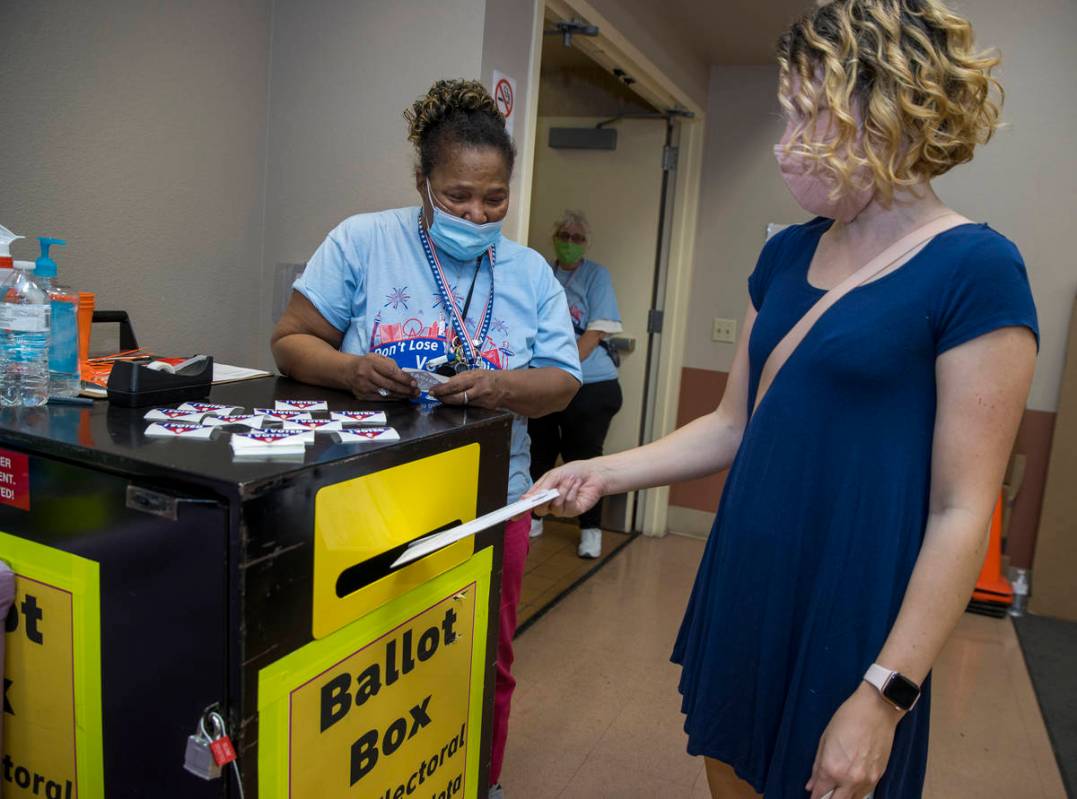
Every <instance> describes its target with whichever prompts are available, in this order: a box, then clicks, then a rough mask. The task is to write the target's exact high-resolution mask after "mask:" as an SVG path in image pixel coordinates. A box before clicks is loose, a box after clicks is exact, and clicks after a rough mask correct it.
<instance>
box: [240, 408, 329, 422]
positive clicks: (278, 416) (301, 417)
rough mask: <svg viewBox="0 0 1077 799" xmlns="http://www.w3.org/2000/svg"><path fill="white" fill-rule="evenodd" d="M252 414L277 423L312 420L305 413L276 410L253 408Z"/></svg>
mask: <svg viewBox="0 0 1077 799" xmlns="http://www.w3.org/2000/svg"><path fill="white" fill-rule="evenodd" d="M252 413H254V414H256V415H258V416H265V417H266V418H267V419H273V420H275V421H278V422H309V421H310V420H311V419H313V418H314V417H313V416H311V415H310V413H308V412H307V411H278V410H277V409H276V408H254V409H252Z"/></svg>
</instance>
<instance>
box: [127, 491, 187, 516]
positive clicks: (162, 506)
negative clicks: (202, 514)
mask: <svg viewBox="0 0 1077 799" xmlns="http://www.w3.org/2000/svg"><path fill="white" fill-rule="evenodd" d="M127 507H128V508H129V509H130V510H140V511H142V512H143V513H152V514H153V515H154V516H160V517H162V518H165V519H170V520H171V521H176V515H177V514H176V511H177V508H178V507H179V500H178V499H177V498H176V497H172V496H169V495H168V494H162V493H160V492H158V491H151V490H150V489H148V488H142V487H140V486H136V485H131V484H130V483H128V484H127Z"/></svg>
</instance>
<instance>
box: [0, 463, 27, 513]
mask: <svg viewBox="0 0 1077 799" xmlns="http://www.w3.org/2000/svg"><path fill="white" fill-rule="evenodd" d="M0 504H4V505H11V506H12V507H13V508H18V509H19V510H30V458H29V456H27V455H23V454H22V453H21V452H12V451H11V450H9V449H0Z"/></svg>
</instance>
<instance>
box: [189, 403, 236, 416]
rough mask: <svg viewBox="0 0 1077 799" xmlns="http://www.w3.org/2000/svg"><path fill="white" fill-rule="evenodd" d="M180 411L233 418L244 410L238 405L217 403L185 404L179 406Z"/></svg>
mask: <svg viewBox="0 0 1077 799" xmlns="http://www.w3.org/2000/svg"><path fill="white" fill-rule="evenodd" d="M179 410H181V411H192V412H195V411H196V412H198V413H210V414H213V415H214V416H231V415H233V414H237V413H239V412H240V410H242V409H241V408H240V407H239V406H237V405H220V404H218V403H216V402H185V403H183V404H182V405H180V406H179Z"/></svg>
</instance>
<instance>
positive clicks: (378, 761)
mask: <svg viewBox="0 0 1077 799" xmlns="http://www.w3.org/2000/svg"><path fill="white" fill-rule="evenodd" d="M491 565H492V558H491V551H490V550H489V549H484V550H482V551H481V552H479V553H477V554H476V555H474V556H473V557H472V558H470V559H469V560H467V561H466V562H465V563H463V564H461V565H460V566H458V567H457V568H455V569H453V570H451V571H449V572H447V573H445V574H443V575H441V576H440V577H438V578H436V579H434V580H432V581H431V582H429V583H427V584H425V585H422V586H420V587H418V588H416V589H414V590H412V591H410V592H408V593H407V594H404V595H403V596H401V597H398V598H396V599H394V600H393V601H392V602H390V603H388V604H387V605H384V606H382V607H381V608H379V609H377V610H376V611H374V612H372V613H370V614H369V615H367V616H365V617H363V618H361V619H358V620H357V621H355V622H353V623H352V624H350V625H348V626H346V627H344V628H343V629H341V630H339V631H337V632H336V633H334V634H333V635H331V636H329V637H327V638H323V639H321V640H317V641H314V642H313V643H311V644H308V645H307V646H305V647H303V648H302V649H300V650H297V651H296V652H293V653H292V654H291V655H288V656H287V657H285V658H282V659H281V660H280V661H277V662H276V663H274V664H272V665H270V666H268V667H267V668H265V669H263V670H262V671H261V673H260V675H259V695H258V707H259V757H258V763H259V795H260V796H262V797H263V798H264V799H283V797H290V798H291V799H305V798H306V797H317V799H335V798H336V797H362V798H363V799H405V798H406V799H465V797H469V798H470V799H474V797H476V796H477V795H478V793H477V787H478V775H477V771H478V768H479V751H480V743H481V731H482V708H483V689H484V686H485V668H484V665H485V659H486V658H485V653H486V633H487V629H488V618H487V617H488V615H489V614H488V602H489V590H490V570H491Z"/></svg>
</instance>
